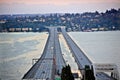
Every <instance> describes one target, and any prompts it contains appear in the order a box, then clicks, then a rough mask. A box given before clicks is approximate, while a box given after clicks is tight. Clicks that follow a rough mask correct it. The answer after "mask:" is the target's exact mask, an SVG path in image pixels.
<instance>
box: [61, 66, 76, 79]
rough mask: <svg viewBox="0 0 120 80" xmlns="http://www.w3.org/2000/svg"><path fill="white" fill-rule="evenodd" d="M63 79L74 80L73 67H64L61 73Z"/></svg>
mask: <svg viewBox="0 0 120 80" xmlns="http://www.w3.org/2000/svg"><path fill="white" fill-rule="evenodd" d="M61 80H74V77H73V75H72V72H71V68H70V66H69V65H67V66H65V67H63V69H62V73H61Z"/></svg>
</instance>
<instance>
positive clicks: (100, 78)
mask: <svg viewBox="0 0 120 80" xmlns="http://www.w3.org/2000/svg"><path fill="white" fill-rule="evenodd" d="M61 31H62V34H63V36H64V38H65V40H66V42H67V44H68V46H69V48H70V50H71V52H72V53H73V56H74V58H75V60H76V62H77V64H78V67H79V69H80V70H81V73H82V75H84V71H83V70H84V68H85V65H89V66H91V65H92V62H91V61H90V59H89V58H88V57H87V56H86V55H85V54H84V52H83V51H82V50H81V49H80V48H79V47H78V46H77V44H76V43H75V42H74V41H73V40H72V39H71V37H70V36H69V35H68V34H67V33H66V31H65V28H61ZM96 75H97V76H96V77H97V78H96V80H114V79H113V78H112V77H110V76H108V75H107V74H105V73H103V72H101V73H96Z"/></svg>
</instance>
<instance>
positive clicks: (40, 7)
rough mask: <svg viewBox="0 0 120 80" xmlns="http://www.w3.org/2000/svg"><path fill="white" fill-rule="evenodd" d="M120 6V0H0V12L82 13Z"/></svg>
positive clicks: (103, 10)
mask: <svg viewBox="0 0 120 80" xmlns="http://www.w3.org/2000/svg"><path fill="white" fill-rule="evenodd" d="M111 8H115V9H118V8H120V0H0V14H32V13H41V14H43V13H82V12H93V11H100V12H105V10H106V9H111Z"/></svg>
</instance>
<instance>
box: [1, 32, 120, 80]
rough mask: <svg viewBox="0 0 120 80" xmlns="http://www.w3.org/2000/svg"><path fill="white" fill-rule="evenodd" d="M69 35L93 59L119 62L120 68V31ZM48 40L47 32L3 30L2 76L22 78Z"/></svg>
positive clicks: (4, 79) (102, 61)
mask: <svg viewBox="0 0 120 80" xmlns="http://www.w3.org/2000/svg"><path fill="white" fill-rule="evenodd" d="M69 34H70V36H71V37H72V38H73V39H74V40H75V42H76V43H77V44H78V45H79V46H80V47H81V48H82V49H83V50H84V52H86V55H87V56H88V57H89V58H90V59H91V60H92V62H94V63H116V64H117V65H118V68H119V71H120V37H119V36H120V31H115V32H114V31H108V32H70V33H69ZM44 36H46V37H44ZM46 40H47V34H46V33H0V79H2V80H20V79H21V78H22V77H23V75H24V74H25V73H26V72H27V71H28V70H29V68H30V67H31V66H32V59H33V58H39V57H40V55H41V53H42V50H43V49H44V45H45V41H46Z"/></svg>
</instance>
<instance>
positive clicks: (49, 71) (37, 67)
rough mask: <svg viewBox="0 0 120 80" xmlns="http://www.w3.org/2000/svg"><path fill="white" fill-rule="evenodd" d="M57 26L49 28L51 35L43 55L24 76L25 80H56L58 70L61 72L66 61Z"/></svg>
mask: <svg viewBox="0 0 120 80" xmlns="http://www.w3.org/2000/svg"><path fill="white" fill-rule="evenodd" d="M57 33H58V32H57V28H54V27H53V28H49V37H48V40H47V43H46V46H45V48H44V51H43V54H42V56H41V57H40V58H39V60H38V61H37V62H36V63H35V64H34V65H33V66H32V67H31V69H30V70H29V71H28V72H27V73H26V74H25V75H24V76H23V80H29V79H30V80H34V79H45V80H54V77H55V74H56V73H57V72H56V71H59V72H61V69H62V67H63V66H65V61H64V59H63V56H62V53H61V48H60V44H59V40H58V34H57Z"/></svg>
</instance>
